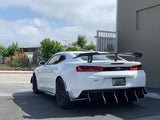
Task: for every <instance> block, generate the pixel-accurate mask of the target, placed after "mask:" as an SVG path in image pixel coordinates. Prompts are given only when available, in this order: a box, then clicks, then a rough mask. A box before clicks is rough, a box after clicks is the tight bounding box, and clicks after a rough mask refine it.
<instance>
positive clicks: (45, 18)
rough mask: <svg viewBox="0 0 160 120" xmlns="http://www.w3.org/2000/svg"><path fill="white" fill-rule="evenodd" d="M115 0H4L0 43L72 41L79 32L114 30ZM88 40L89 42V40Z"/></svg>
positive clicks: (0, 12) (89, 35) (89, 34)
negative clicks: (44, 40)
mask: <svg viewBox="0 0 160 120" xmlns="http://www.w3.org/2000/svg"><path fill="white" fill-rule="evenodd" d="M115 25H116V0H79V1H75V0H34V1H33V0H5V1H2V0H1V4H0V44H2V45H5V46H8V45H9V44H11V43H12V42H18V44H19V45H20V46H21V47H22V46H23V47H25V46H39V45H40V41H42V40H43V39H44V38H50V39H52V40H58V41H59V42H62V44H64V43H65V40H67V43H71V42H73V41H76V40H77V36H78V35H79V34H81V35H86V38H87V39H88V40H89V42H90V41H94V42H95V41H96V40H95V38H94V36H95V35H96V30H111V31H115ZM89 42H88V43H89Z"/></svg>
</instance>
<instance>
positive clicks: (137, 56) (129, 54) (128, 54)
mask: <svg viewBox="0 0 160 120" xmlns="http://www.w3.org/2000/svg"><path fill="white" fill-rule="evenodd" d="M94 55H115V62H116V61H117V60H118V56H130V57H133V58H134V60H135V61H137V59H138V58H141V57H142V56H143V54H142V53H139V52H134V53H129V52H126V53H112V52H111V53H109V52H108V53H100V52H90V53H80V54H79V55H77V56H76V57H74V59H75V58H79V57H84V56H88V63H92V59H93V56H94Z"/></svg>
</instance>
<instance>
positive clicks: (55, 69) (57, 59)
mask: <svg viewBox="0 0 160 120" xmlns="http://www.w3.org/2000/svg"><path fill="white" fill-rule="evenodd" d="M64 60H65V56H64V55H61V54H59V55H56V56H54V57H53V58H52V60H51V61H50V62H49V63H48V64H49V65H48V71H49V72H48V78H49V79H48V84H49V85H48V87H49V88H50V89H49V92H52V93H53V94H54V93H55V92H56V89H55V86H56V85H55V83H56V78H57V76H58V75H59V69H60V68H59V66H60V64H61V62H62V61H64Z"/></svg>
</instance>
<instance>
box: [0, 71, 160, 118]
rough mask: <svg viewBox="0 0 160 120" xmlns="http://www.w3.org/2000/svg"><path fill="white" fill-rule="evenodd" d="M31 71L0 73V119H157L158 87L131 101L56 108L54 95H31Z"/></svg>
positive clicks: (158, 109) (159, 95)
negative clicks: (127, 102) (28, 72)
mask: <svg viewBox="0 0 160 120" xmlns="http://www.w3.org/2000/svg"><path fill="white" fill-rule="evenodd" d="M30 76H31V74H0V120H128V119H135V120H160V90H159V89H149V94H148V96H147V97H146V98H144V99H141V100H139V101H138V102H135V103H133V104H110V105H103V104H86V103H79V104H78V105H77V106H76V107H75V108H73V109H69V110H63V109H60V108H59V107H58V106H57V103H56V100H55V97H52V96H49V95H45V94H41V95H34V94H33V93H32V90H31V89H32V86H31V84H30V83H29V79H30Z"/></svg>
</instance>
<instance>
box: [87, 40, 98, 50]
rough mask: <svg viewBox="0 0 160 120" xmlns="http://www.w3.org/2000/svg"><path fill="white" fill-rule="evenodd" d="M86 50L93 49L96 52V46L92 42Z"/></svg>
mask: <svg viewBox="0 0 160 120" xmlns="http://www.w3.org/2000/svg"><path fill="white" fill-rule="evenodd" d="M86 49H87V50H91V49H92V50H94V51H96V45H95V44H94V43H93V41H91V44H90V45H87V46H86Z"/></svg>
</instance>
